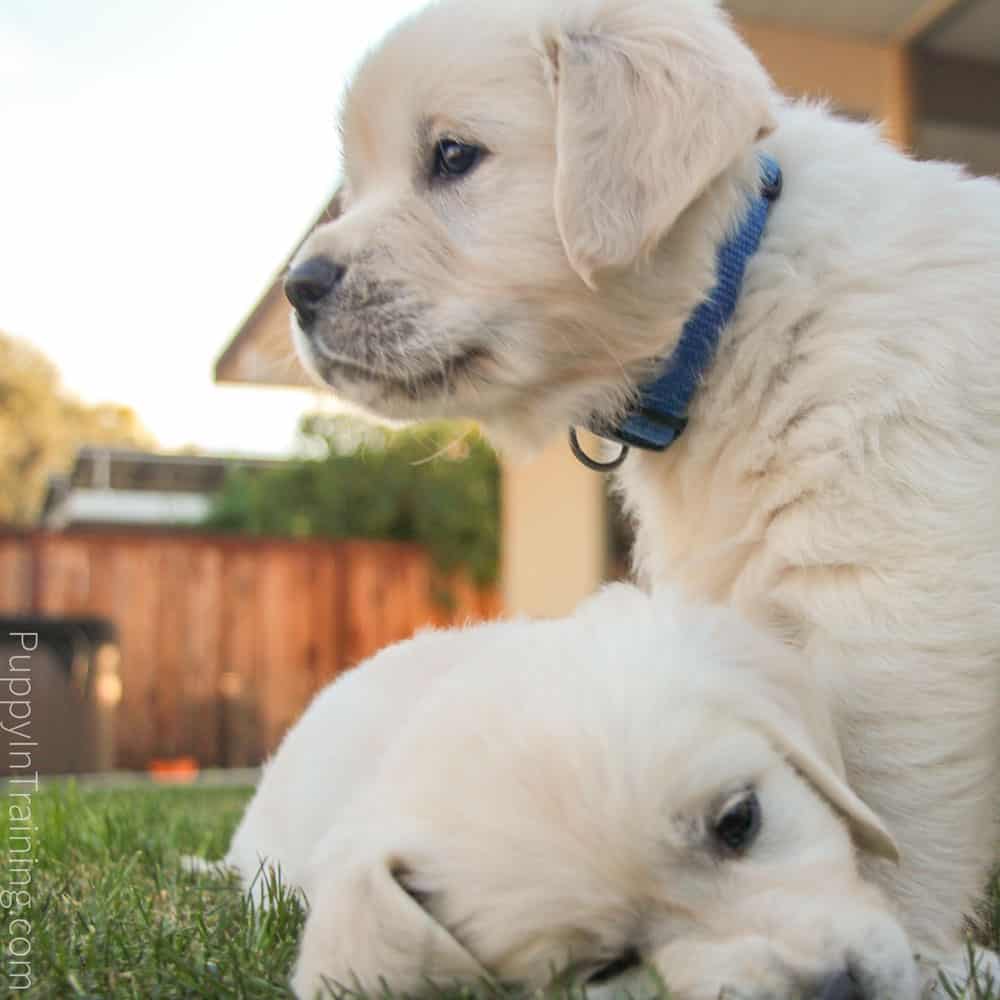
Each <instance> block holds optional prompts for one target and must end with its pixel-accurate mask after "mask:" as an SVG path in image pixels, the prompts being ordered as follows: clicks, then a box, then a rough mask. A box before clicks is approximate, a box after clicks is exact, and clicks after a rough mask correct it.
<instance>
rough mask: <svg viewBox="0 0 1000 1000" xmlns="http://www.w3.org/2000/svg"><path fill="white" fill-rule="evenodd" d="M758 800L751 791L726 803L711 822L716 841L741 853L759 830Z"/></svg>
mask: <svg viewBox="0 0 1000 1000" xmlns="http://www.w3.org/2000/svg"><path fill="white" fill-rule="evenodd" d="M760 819H761V817H760V802H759V801H758V800H757V794H756V793H755V792H752V791H747V792H741V793H740V795H739V796H738V797H736V798H734V799H732V800H731V801H730V802H728V803H726V806H725V807H724V809H723V811H722V812H721V813H720V815H719V816H718V818H717V819H716V820H715V822H714V823H713V824H712V834H713V836H714V837H715V839H716V841H718V843H719V844H721V845H722V846H723V847H724V848H726V849H727V850H728V851H732V852H733V853H735V854H742V853H743V852H744V851H746V850H747V849H748V848H749V847H750V845H751V844H752V843H753V842H754V840H755V838H756V837H757V834H758V833H759V831H760Z"/></svg>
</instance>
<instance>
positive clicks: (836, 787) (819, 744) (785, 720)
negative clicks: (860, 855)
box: [731, 637, 899, 862]
mask: <svg viewBox="0 0 1000 1000" xmlns="http://www.w3.org/2000/svg"><path fill="white" fill-rule="evenodd" d="M749 639H750V641H749V642H748V643H747V648H748V649H749V648H750V647H751V646H753V644H754V639H753V637H749ZM744 680H745V681H749V682H750V683H749V685H747V686H744V685H740V684H737V688H742V690H739V689H737V690H734V691H733V692H731V693H732V695H733V696H734V697H735V698H736V699H737V703H738V705H739V708H738V712H739V714H740V715H742V717H743V718H744V719H746V720H747V721H749V722H751V723H753V724H754V725H755V726H757V727H758V728H760V729H761V730H762V731H763V732H764V734H765V735H766V736H767V737H768V739H769V740H770V742H771V744H772V745H773V746H774V747H776V748H777V749H778V750H780V751H781V752H782V753H783V754H784V756H785V759H786V760H787V761H788V762H789V763H790V764H791V765H792V766H793V767H794V768H795V769H796V770H797V771H798V772H799V773H800V774H801V775H802V776H803V777H804V778H805V779H806V780H807V781H808V782H809V783H810V784H811V785H812V786H813V788H815V789H816V791H817V792H819V794H820V795H822V796H823V798H825V799H826V800H827V802H829V804H830V805H831V806H832V807H833V808H834V809H835V810H836V811H837V812H838V813H840V814H841V816H843V817H844V819H845V820H846V821H847V826H848V829H849V830H850V832H851V836H852V838H853V840H854V842H855V843H856V844H857V845H858V846H859V847H861V848H863V849H864V850H867V851H871V852H872V853H873V854H876V855H878V856H879V857H883V858H887V859H888V860H889V861H895V862H898V861H899V849H898V848H897V846H896V842H895V841H894V840H893V838H892V834H890V833H889V831H888V830H887V829H886V827H885V824H884V823H883V822H882V820H881V819H879V817H878V816H877V815H876V813H875V812H874V811H873V810H872V809H870V808H869V807H868V806H867V805H866V804H865V803H864V802H862V801H861V799H860V798H858V796H857V795H856V794H855V792H854V790H853V789H852V788H851V787H850V785H848V784H847V780H846V778H845V776H844V763H843V758H842V757H841V752H840V743H839V741H838V740H837V735H836V731H835V729H834V725H833V719H832V717H831V715H830V712H829V709H828V707H827V704H826V700H825V698H823V697H822V695H821V694H820V692H819V691H818V690H817V689H816V686H815V684H814V683H813V682H812V678H811V674H810V669H809V665H808V664H807V663H805V662H804V661H803V660H802V659H800V658H799V657H798V656H796V655H795V654H794V653H793V652H792V651H791V650H788V649H786V648H782V649H779V650H772V651H771V655H770V656H768V657H767V658H766V659H758V660H757V666H756V668H754V667H753V666H751V667H750V673H749V675H748V676H745V678H744Z"/></svg>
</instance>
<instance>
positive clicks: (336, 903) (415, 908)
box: [292, 856, 490, 1000]
mask: <svg viewBox="0 0 1000 1000" xmlns="http://www.w3.org/2000/svg"><path fill="white" fill-rule="evenodd" d="M403 877H404V868H403V865H402V862H400V861H399V859H397V858H394V857H392V856H381V857H379V858H378V859H377V860H375V861H373V862H371V863H367V864H364V865H361V866H356V867H354V868H352V869H351V870H350V872H349V873H347V874H344V873H342V872H339V871H336V872H334V873H332V877H331V876H328V877H326V878H324V879H323V880H317V882H316V883H315V885H316V888H315V889H314V890H313V898H311V899H310V900H309V907H310V908H309V914H308V916H307V917H306V923H305V928H304V930H303V932H302V939H301V942H300V945H299V957H298V961H297V962H296V967H295V974H294V976H293V978H292V986H293V988H294V990H295V995H296V996H297V997H300V998H304V1000H313V998H314V997H317V996H329V995H331V994H330V993H329V992H328V991H327V989H328V987H333V988H334V989H336V988H341V989H344V988H346V989H352V990H353V989H360V990H362V991H364V992H366V993H371V994H372V995H374V994H379V995H381V994H382V993H383V991H384V989H385V987H388V988H389V989H390V990H391V991H392V992H393V993H394V994H400V995H402V994H413V993H417V992H421V991H424V990H426V988H427V986H428V984H429V983H434V984H437V985H441V986H450V985H453V984H455V983H472V982H488V981H489V980H490V975H489V973H488V972H487V971H486V969H484V968H483V967H482V966H481V965H480V964H479V963H478V962H477V961H476V959H475V958H474V957H473V956H472V955H471V954H470V953H469V952H468V951H467V950H466V949H465V948H464V947H463V946H462V945H461V944H460V943H459V942H458V941H457V940H456V939H455V938H454V937H453V936H452V935H451V934H450V933H449V932H448V930H447V929H446V928H444V927H443V926H442V925H441V924H440V923H438V922H437V921H436V920H434V918H433V917H432V916H431V915H430V914H429V913H428V911H427V910H426V909H425V908H424V907H423V906H422V905H421V904H420V902H418V900H417V898H415V897H414V895H413V894H411V893H409V892H407V890H406V889H405V888H404V886H403V884H402V883H401V879H402V878H403Z"/></svg>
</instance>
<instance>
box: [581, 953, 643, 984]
mask: <svg viewBox="0 0 1000 1000" xmlns="http://www.w3.org/2000/svg"><path fill="white" fill-rule="evenodd" d="M640 965H642V958H641V957H640V956H639V952H637V951H636V950H635V948H627V949H626V950H625V951H623V952H622V953H621V954H620V955H619V956H618V957H617V958H616V959H615V960H614V961H613V962H608V963H607V964H606V965H602V966H601V967H600V968H599V969H596V970H595V971H594V972H592V973H591V974H590V975H589V976H588V977H587V981H586V982H585V983H584V985H585V986H599V985H600V984H601V983H608V982H611V980H612V979H617V978H618V977H619V976H621V975H624V974H625V973H626V972H629V971H630V970H631V969H636V968H638V967H639V966H640Z"/></svg>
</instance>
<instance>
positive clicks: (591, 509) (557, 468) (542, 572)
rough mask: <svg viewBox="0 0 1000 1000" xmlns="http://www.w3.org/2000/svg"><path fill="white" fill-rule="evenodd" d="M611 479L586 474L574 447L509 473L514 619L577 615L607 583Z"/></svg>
mask: <svg viewBox="0 0 1000 1000" xmlns="http://www.w3.org/2000/svg"><path fill="white" fill-rule="evenodd" d="M604 504H605V499H604V481H603V476H602V475H600V474H598V473H596V472H591V471H590V470H589V469H585V468H584V467H583V466H582V465H581V464H580V463H579V462H578V461H577V460H576V459H575V458H574V457H573V455H572V454H571V452H570V450H569V446H568V445H567V443H566V439H565V438H564V437H561V438H559V439H557V440H555V441H553V442H552V443H551V444H550V445H549V446H548V447H547V448H546V449H545V450H544V451H542V452H541V453H540V454H539V455H537V456H536V457H535V458H533V459H531V460H528V461H521V462H515V461H508V462H505V463H504V467H503V499H502V511H503V513H502V518H503V520H502V526H501V529H502V530H501V536H500V537H501V538H502V540H503V554H502V580H503V596H504V605H505V608H506V610H507V613H508V614H526V615H532V616H534V617H543V618H548V617H555V616H558V615H563V614H566V613H567V612H569V611H571V610H572V609H573V608H574V607H575V606H576V604H577V603H579V601H580V600H581V599H582V598H584V597H586V596H587V594H590V593H592V592H593V591H594V589H595V588H597V587H598V586H600V584H601V581H602V580H603V579H604V576H605V564H606V559H607V538H606V532H605V521H604V518H605V512H604Z"/></svg>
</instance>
